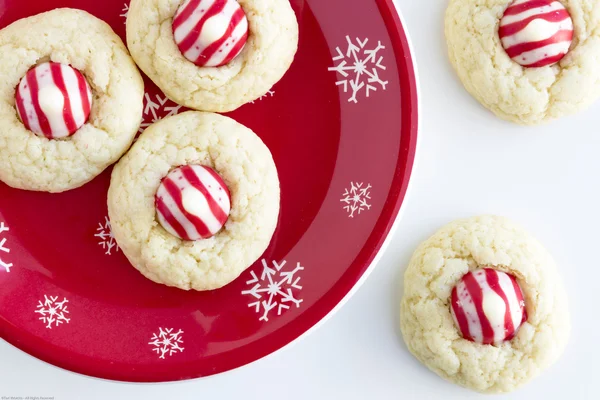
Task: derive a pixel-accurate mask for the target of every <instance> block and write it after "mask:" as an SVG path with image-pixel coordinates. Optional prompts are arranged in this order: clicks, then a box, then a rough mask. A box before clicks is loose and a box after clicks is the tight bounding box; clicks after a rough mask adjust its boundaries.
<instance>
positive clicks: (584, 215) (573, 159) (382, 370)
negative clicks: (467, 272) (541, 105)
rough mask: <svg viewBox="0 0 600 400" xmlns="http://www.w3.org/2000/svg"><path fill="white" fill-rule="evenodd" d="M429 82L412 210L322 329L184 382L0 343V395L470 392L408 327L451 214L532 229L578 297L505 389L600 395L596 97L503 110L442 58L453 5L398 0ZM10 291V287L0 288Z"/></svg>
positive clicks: (599, 110) (445, 395) (464, 395)
mask: <svg viewBox="0 0 600 400" xmlns="http://www.w3.org/2000/svg"><path fill="white" fill-rule="evenodd" d="M396 2H397V5H398V6H399V8H400V9H401V11H402V13H403V16H404V19H405V21H406V22H407V26H408V31H409V34H410V36H411V38H412V42H413V47H414V49H415V52H416V59H417V62H418V66H419V75H420V81H421V85H420V86H421V100H422V102H421V105H422V108H421V130H420V149H419V155H418V163H417V167H416V171H415V174H414V176H413V179H414V182H413V183H412V188H411V193H410V195H409V197H408V200H407V202H406V203H405V205H404V216H403V218H402V220H401V222H400V224H399V227H398V230H397V231H396V233H395V235H394V237H393V239H392V241H391V245H390V246H389V248H388V251H387V252H386V254H385V255H384V256H383V258H382V259H381V261H380V263H379V265H378V266H377V268H376V269H375V270H374V272H373V273H372V275H371V276H370V278H369V279H368V280H367V281H366V283H365V284H364V285H363V286H362V288H361V289H360V290H359V291H358V292H357V294H356V295H355V296H354V297H353V298H351V299H350V301H348V303H347V304H346V305H345V306H344V307H343V308H342V309H341V310H340V311H339V312H338V313H337V314H335V315H334V316H333V317H332V318H331V319H330V320H329V321H328V322H327V323H325V324H324V325H323V326H322V327H321V328H320V329H318V330H317V331H315V332H313V333H312V334H310V335H308V336H307V337H305V338H303V339H302V340H300V341H299V342H297V343H295V344H294V345H292V346H291V347H288V348H286V349H284V350H282V351H281V352H278V353H275V354H274V355H272V356H270V357H267V358H266V359H263V360H260V361H258V362H256V363H254V364H252V365H250V366H247V367H244V368H241V369H239V370H236V371H233V372H229V373H226V374H223V375H220V376H216V377H211V378H206V379H200V380H194V381H188V382H184V383H172V384H157V385H138V384H124V383H113V382H108V381H103V380H99V379H93V378H87V377H84V376H80V375H77V374H74V373H71V372H67V371H63V370H61V369H58V368H56V367H53V366H51V365H48V364H45V363H43V362H41V361H38V360H37V359H34V358H33V357H30V356H29V355H26V354H25V353H22V352H21V351H19V350H17V349H16V348H14V347H12V346H11V345H9V344H7V343H5V342H3V341H1V340H0V398H2V396H22V397H23V398H24V397H25V396H40V397H41V396H46V397H49V396H54V398H55V399H56V400H66V399H69V400H70V399H74V400H80V399H85V400H89V399H134V398H135V399H138V398H139V399H170V398H178V399H192V398H193V399H198V398H219V399H233V398H244V399H261V400H269V399H277V400H280V399H290V400H293V399H367V398H369V399H388V398H396V399H437V398H440V399H470V398H478V397H483V396H481V395H478V394H476V393H472V392H470V391H468V390H466V389H462V388H460V387H457V386H454V385H452V384H450V383H447V382H445V381H444V380H442V379H441V378H438V377H437V376H436V375H434V374H433V373H431V372H429V371H428V370H427V369H426V368H425V367H424V366H422V365H420V364H419V363H418V362H417V361H416V360H415V359H414V358H413V357H412V356H411V355H410V354H409V353H408V351H407V350H406V347H405V346H404V343H403V342H402V339H401V338H400V337H399V334H398V329H397V326H398V306H397V304H398V298H399V296H400V293H399V290H398V287H399V282H400V280H401V276H402V273H403V271H404V269H405V266H406V265H407V263H408V260H409V258H410V255H411V253H412V251H413V250H414V248H415V247H416V245H417V244H418V243H419V242H420V241H422V240H424V239H426V238H427V237H428V236H429V235H431V234H432V233H433V232H434V231H435V230H436V229H437V228H438V227H440V226H441V225H443V224H444V223H446V222H448V221H450V220H452V219H455V218H459V217H465V216H471V215H475V214H482V213H494V214H500V215H505V216H508V217H511V218H513V219H515V220H517V221H518V222H520V223H522V224H523V225H525V226H526V227H527V228H529V230H530V231H531V232H533V233H534V235H535V236H537V237H538V239H540V240H541V241H542V242H543V243H544V244H545V245H546V246H547V247H548V249H550V251H551V252H552V253H553V255H554V257H555V258H556V261H557V262H558V264H559V267H560V270H561V273H562V277H563V279H564V282H565V285H566V287H567V290H568V292H569V295H570V308H571V315H572V323H573V333H572V336H571V341H570V344H569V346H568V348H567V351H566V353H565V354H564V356H563V357H562V359H561V360H560V361H559V363H558V364H556V365H555V366H554V367H552V368H551V369H550V370H548V371H546V372H545V373H544V374H543V375H542V376H541V377H539V378H537V379H536V380H534V381H533V382H532V383H530V384H529V385H527V386H525V387H524V388H523V389H521V390H519V391H517V392H515V393H513V394H511V395H508V396H506V397H505V396H500V397H494V398H497V399H503V398H511V399H528V400H530V399H541V398H543V399H565V398H568V399H569V400H574V399H600V385H598V383H597V381H598V379H599V378H600V366H599V363H598V360H599V359H600V346H598V340H599V339H600V318H599V311H598V305H599V304H600V301H599V300H598V299H599V297H598V296H599V295H600V288H599V287H598V281H600V265H598V260H596V259H595V258H594V257H595V256H594V252H595V251H597V250H598V249H599V248H600V243H598V239H600V234H599V233H598V227H599V226H600V209H599V205H600V189H599V184H598V179H597V178H596V173H597V171H600V157H598V149H600V127H599V124H598V121H599V119H598V114H600V102H598V103H597V104H596V105H595V106H594V107H592V109H591V110H589V111H587V112H584V113H582V114H580V115H577V116H575V117H571V118H565V119H563V120H560V121H558V122H555V123H553V124H551V125H549V126H546V127H541V128H522V127H518V126H515V125H512V124H509V123H506V122H502V121H500V120H498V119H496V118H495V117H494V116H493V115H492V114H490V113H489V112H487V111H486V110H484V109H483V108H482V107H480V106H479V105H478V103H477V102H476V101H475V100H473V99H472V98H471V97H470V96H469V95H468V94H467V93H466V92H465V91H464V90H463V88H462V86H461V84H460V83H459V81H458V80H457V78H456V76H455V75H454V73H453V71H452V70H451V68H450V66H449V63H448V62H447V60H446V53H445V42H444V36H443V16H444V7H445V5H446V1H443V0H396ZM0 290H1V289H0Z"/></svg>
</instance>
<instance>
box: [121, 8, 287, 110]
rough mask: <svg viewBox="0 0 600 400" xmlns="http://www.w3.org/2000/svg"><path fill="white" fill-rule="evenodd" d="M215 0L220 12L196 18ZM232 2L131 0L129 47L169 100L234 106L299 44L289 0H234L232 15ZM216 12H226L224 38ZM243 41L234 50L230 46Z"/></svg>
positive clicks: (283, 66)
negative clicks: (229, 25)
mask: <svg viewBox="0 0 600 400" xmlns="http://www.w3.org/2000/svg"><path fill="white" fill-rule="evenodd" d="M213 3H214V4H213ZM221 3H222V4H225V5H226V7H225V8H223V10H220V9H219V10H217V11H222V12H221V13H219V14H217V15H215V16H211V18H208V19H207V20H204V19H203V17H206V16H207V15H212V14H211V13H212V12H213V11H214V10H212V8H213V7H215V4H216V5H219V4H221ZM230 3H231V4H230ZM222 4H221V5H222ZM227 4H229V5H231V7H229V6H228V5H227ZM234 5H235V6H237V2H235V1H233V0H227V2H216V3H215V2H211V1H207V0H202V1H190V0H188V1H184V0H161V1H158V0H132V2H131V5H130V9H129V14H128V17H127V43H128V46H129V50H130V51H131V54H132V56H133V58H134V59H135V60H136V62H137V64H138V65H139V67H140V68H141V69H142V70H143V71H144V72H145V73H146V75H148V76H149V77H150V79H152V81H154V83H156V85H157V86H158V87H160V88H161V90H162V91H163V92H164V93H165V94H166V95H167V96H168V97H169V98H170V99H171V100H173V101H175V102H177V103H179V104H181V105H184V106H186V107H189V108H193V109H196V110H202V111H214V112H227V111H232V110H235V109H236V108H238V107H240V106H242V105H244V104H246V103H248V102H250V101H253V100H256V99H257V98H259V97H260V96H262V95H264V94H266V93H267V92H268V91H269V90H270V89H271V87H272V86H273V85H274V84H275V83H277V82H278V81H279V80H280V79H281V78H282V77H283V75H284V74H285V73H286V71H287V70H288V68H289V67H290V65H291V64H292V61H293V59H294V56H295V54H296V50H297V48H298V22H297V21H296V16H295V14H294V11H293V10H292V7H291V5H290V2H289V0H268V1H265V0H239V6H241V10H242V13H241V15H239V16H237V17H236V15H237V14H236V10H235V7H234ZM223 15H225V16H223ZM221 17H222V18H221ZM242 17H245V18H242ZM219 18H220V19H222V20H223V21H226V22H227V21H229V20H230V19H231V21H232V22H231V26H232V27H234V28H235V29H231V31H227V32H228V33H227V34H228V35H230V36H228V37H227V40H225V39H223V38H225V36H224V35H223V34H224V32H225V30H224V29H225V28H226V26H221V25H219V23H221V22H223V21H217V20H219ZM236 18H237V19H236ZM217 22H219V23H217ZM202 24H203V25H202ZM244 24H246V25H245V26H246V27H247V32H246V33H247V37H245V36H244V33H243V32H244V30H243V29H242V28H244ZM201 25H202V26H201ZM209 28H210V29H209ZM238 28H239V29H241V31H239V32H238ZM219 38H221V39H223V40H221V41H219V40H220V39H219ZM211 43H212V47H211V49H212V50H211V51H208V52H209V53H210V54H209V55H208V56H206V57H204V58H203V56H202V53H203V51H205V50H206V48H205V47H206V46H208V45H210V44H211ZM215 43H216V44H215ZM242 45H243V48H242V50H241V52H240V53H239V55H238V54H237V52H236V51H233V53H231V54H229V49H230V48H233V47H236V46H237V48H236V49H237V50H239V47H240V46H242ZM223 63H225V64H224V65H222V64H223ZM215 65H216V66H215Z"/></svg>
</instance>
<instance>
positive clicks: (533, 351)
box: [400, 216, 570, 393]
mask: <svg viewBox="0 0 600 400" xmlns="http://www.w3.org/2000/svg"><path fill="white" fill-rule="evenodd" d="M400 311H401V314H400V327H401V330H402V334H403V337H404V341H405V342H406V345H407V347H408V349H409V350H410V352H411V353H412V354H413V355H414V356H415V357H416V358H417V359H419V361H421V362H422V363H423V364H425V365H426V366H427V367H428V368H429V369H431V370H432V371H434V372H436V373H437V374H438V375H440V376H441V377H443V378H445V379H447V380H449V381H451V382H454V383H456V384H459V385H461V386H464V387H467V388H470V389H473V390H476V391H479V392H485V393H499V392H509V391H512V390H514V389H516V388H518V387H520V386H521V385H523V384H525V383H527V382H528V381H530V380H531V379H533V378H534V377H536V376H537V375H539V374H540V373H541V372H542V371H543V370H544V369H546V368H548V367H549V366H550V365H551V364H553V363H554V362H555V361H556V360H557V359H558V358H559V356H560V355H561V354H562V352H563V350H564V348H565V346H566V343H567V340H568V337H569V332H570V321H569V313H568V306H567V296H566V293H565V290H564V288H563V285H562V283H561V280H560V277H559V275H558V272H557V269H556V266H555V264H554V261H553V260H552V258H551V256H550V255H549V254H548V252H547V251H546V250H545V249H544V247H543V246H542V245H541V244H540V243H539V242H538V241H537V240H535V239H534V238H532V237H531V236H530V235H529V234H528V233H527V232H526V231H524V230H523V228H521V227H519V226H517V225H515V224H514V223H512V222H511V221H509V220H507V219H505V218H500V217H494V216H484V217H475V218H469V219H463V220H458V221H455V222H452V223H450V224H448V225H446V226H445V227H443V228H442V229H440V230H439V231H438V232H437V233H436V234H435V235H433V236H432V237H431V238H429V239H428V240H426V241H425V242H424V243H422V244H421V245H420V246H419V248H418V249H417V250H416V251H415V253H414V255H413V257H412V259H411V260H410V263H409V266H408V268H407V270H406V273H405V276H404V296H403V298H402V301H401V310H400Z"/></svg>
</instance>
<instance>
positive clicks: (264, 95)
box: [248, 90, 275, 104]
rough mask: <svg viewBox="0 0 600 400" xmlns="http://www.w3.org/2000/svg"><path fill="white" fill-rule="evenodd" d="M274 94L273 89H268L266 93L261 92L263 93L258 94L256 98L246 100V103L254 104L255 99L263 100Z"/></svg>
mask: <svg viewBox="0 0 600 400" xmlns="http://www.w3.org/2000/svg"><path fill="white" fill-rule="evenodd" d="M274 95H275V91H274V90H269V91H268V92H267V93H266V94H263V95H262V96H260V97H259V98H258V99H256V100H253V101H250V102H248V104H254V103H256V102H257V101H261V100H264V99H266V98H267V97H273V96H274Z"/></svg>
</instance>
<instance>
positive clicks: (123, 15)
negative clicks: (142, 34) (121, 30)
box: [119, 3, 129, 24]
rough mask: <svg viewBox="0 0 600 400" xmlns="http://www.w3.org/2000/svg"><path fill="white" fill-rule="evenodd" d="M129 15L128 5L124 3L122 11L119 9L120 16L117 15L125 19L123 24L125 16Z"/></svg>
mask: <svg viewBox="0 0 600 400" xmlns="http://www.w3.org/2000/svg"><path fill="white" fill-rule="evenodd" d="M128 15H129V4H128V3H125V4H123V9H121V14H119V17H121V18H123V19H125V21H123V23H124V24H125V23H127V16H128Z"/></svg>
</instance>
